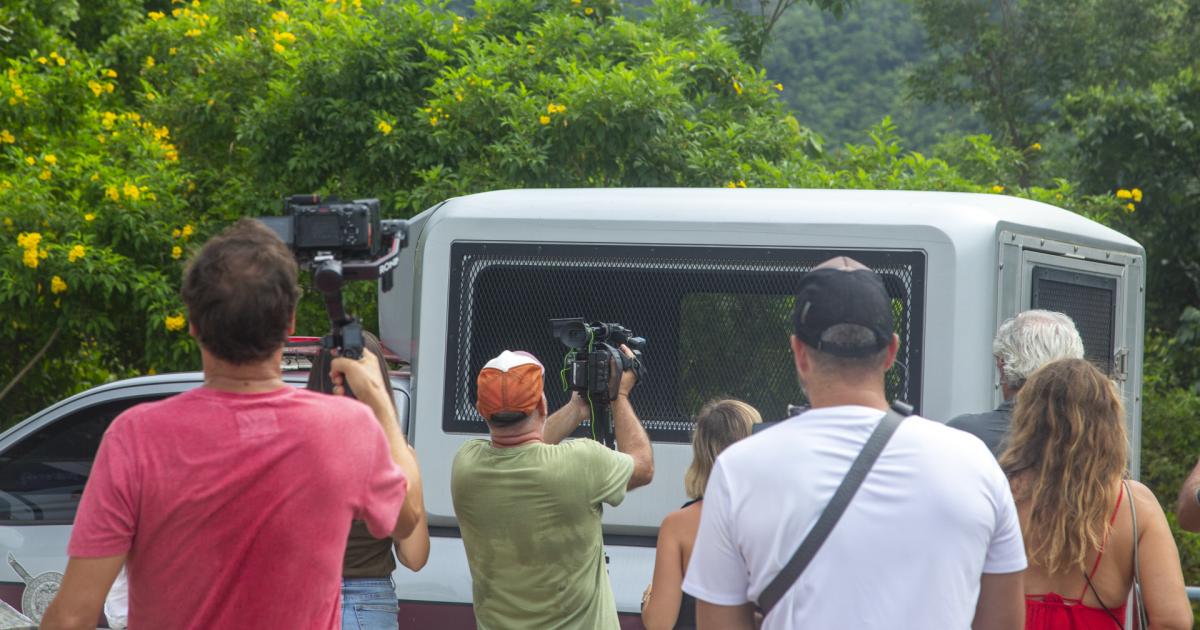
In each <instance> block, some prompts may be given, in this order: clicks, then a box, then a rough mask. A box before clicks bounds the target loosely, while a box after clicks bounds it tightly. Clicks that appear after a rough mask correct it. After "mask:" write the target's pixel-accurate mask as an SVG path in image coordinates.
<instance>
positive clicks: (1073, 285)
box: [1030, 267, 1117, 374]
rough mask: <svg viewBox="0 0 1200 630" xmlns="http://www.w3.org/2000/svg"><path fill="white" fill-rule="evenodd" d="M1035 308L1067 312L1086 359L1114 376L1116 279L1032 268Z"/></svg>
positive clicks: (1033, 305)
mask: <svg viewBox="0 0 1200 630" xmlns="http://www.w3.org/2000/svg"><path fill="white" fill-rule="evenodd" d="M1032 275H1033V282H1032V284H1033V295H1032V296H1031V299H1030V304H1031V305H1032V308H1040V309H1045V310H1048V311H1057V312H1059V313H1064V314H1066V315H1067V316H1068V317H1070V318H1071V319H1072V320H1074V321H1075V328H1076V329H1077V330H1078V331H1079V336H1080V337H1082V338H1083V351H1084V356H1085V357H1086V358H1087V360H1088V361H1091V362H1092V364H1093V365H1095V366H1096V367H1098V368H1100V369H1101V370H1103V371H1104V373H1105V374H1111V373H1112V367H1113V365H1112V362H1113V352H1114V351H1115V349H1116V345H1115V338H1114V336H1115V334H1116V324H1115V322H1114V317H1115V316H1116V308H1115V304H1116V296H1117V279H1116V278H1113V277H1108V276H1099V275H1095V274H1090V273H1081V272H1078V271H1068V270H1065V269H1051V268H1048V267H1034V268H1033V274H1032Z"/></svg>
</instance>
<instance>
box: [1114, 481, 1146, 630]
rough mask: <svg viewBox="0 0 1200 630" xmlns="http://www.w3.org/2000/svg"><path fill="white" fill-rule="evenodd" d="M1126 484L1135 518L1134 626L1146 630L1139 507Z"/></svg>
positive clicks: (1131, 510)
mask: <svg viewBox="0 0 1200 630" xmlns="http://www.w3.org/2000/svg"><path fill="white" fill-rule="evenodd" d="M1121 483H1122V484H1124V485H1125V494H1127V495H1129V518H1130V519H1132V520H1133V622H1134V627H1135V628H1137V629H1138V630H1146V628H1147V627H1148V626H1149V625H1150V620H1149V619H1148V618H1147V617H1146V605H1145V602H1143V601H1142V570H1141V566H1140V565H1141V562H1140V561H1139V559H1138V526H1137V508H1136V507H1134V501H1133V489H1132V488H1130V487H1129V482H1128V481H1125V480H1122V481H1121Z"/></svg>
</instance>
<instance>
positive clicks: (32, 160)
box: [25, 155, 37, 166]
mask: <svg viewBox="0 0 1200 630" xmlns="http://www.w3.org/2000/svg"><path fill="white" fill-rule="evenodd" d="M25 163H26V164H28V165H30V166H33V165H34V164H37V158H35V157H33V156H32V155H31V156H29V157H27V158H25Z"/></svg>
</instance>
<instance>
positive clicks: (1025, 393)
mask: <svg viewBox="0 0 1200 630" xmlns="http://www.w3.org/2000/svg"><path fill="white" fill-rule="evenodd" d="M1128 453H1129V447H1128V440H1127V437H1126V433H1125V407H1124V405H1123V404H1122V403H1121V396H1120V393H1119V392H1118V390H1117V386H1116V384H1114V383H1113V382H1112V380H1110V379H1109V378H1108V377H1106V376H1105V375H1104V374H1103V373H1102V372H1101V371H1100V370H1098V369H1096V367H1095V366H1093V365H1092V364H1091V363H1089V362H1087V361H1085V360H1083V359H1061V360H1058V361H1053V362H1051V363H1048V364H1046V365H1045V366H1043V367H1042V368H1041V369H1039V370H1038V371H1037V372H1035V373H1034V374H1033V375H1032V376H1031V377H1030V378H1029V380H1027V381H1026V383H1025V386H1024V387H1022V388H1021V390H1020V392H1019V393H1018V394H1017V403H1016V406H1015V407H1014V409H1013V416H1012V427H1011V429H1010V435H1009V439H1008V447H1007V448H1006V449H1005V451H1004V453H1003V454H1001V456H1000V467H1001V468H1003V469H1004V472H1005V474H1007V475H1008V478H1009V480H1010V481H1011V482H1012V486H1013V498H1014V499H1016V500H1017V501H1018V502H1026V501H1027V502H1028V503H1029V517H1028V522H1027V523H1026V529H1025V531H1024V536H1025V549H1026V553H1027V554H1028V556H1029V560H1030V562H1031V563H1036V564H1038V565H1040V566H1042V567H1044V568H1045V569H1046V570H1047V571H1049V572H1050V573H1051V574H1059V573H1063V572H1066V571H1069V570H1074V569H1078V570H1080V571H1086V570H1087V567H1086V566H1085V562H1086V561H1087V556H1088V554H1089V553H1091V552H1092V551H1095V550H1098V549H1100V546H1101V545H1102V544H1103V541H1104V536H1105V532H1106V530H1107V528H1108V523H1107V517H1108V515H1109V512H1110V511H1111V510H1112V509H1113V505H1115V504H1116V501H1117V493H1118V491H1119V488H1120V483H1119V482H1120V480H1121V478H1122V477H1123V476H1124V474H1125V470H1126V466H1127V465H1128Z"/></svg>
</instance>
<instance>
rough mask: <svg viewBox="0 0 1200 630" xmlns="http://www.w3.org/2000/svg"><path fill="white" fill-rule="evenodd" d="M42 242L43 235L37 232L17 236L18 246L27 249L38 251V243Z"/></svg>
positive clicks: (22, 233)
mask: <svg viewBox="0 0 1200 630" xmlns="http://www.w3.org/2000/svg"><path fill="white" fill-rule="evenodd" d="M41 242H42V235H41V234H38V233H37V232H29V233H28V234H26V233H25V232H21V233H20V234H18V235H17V245H19V246H21V247H23V248H25V249H37V246H38V243H41Z"/></svg>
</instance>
